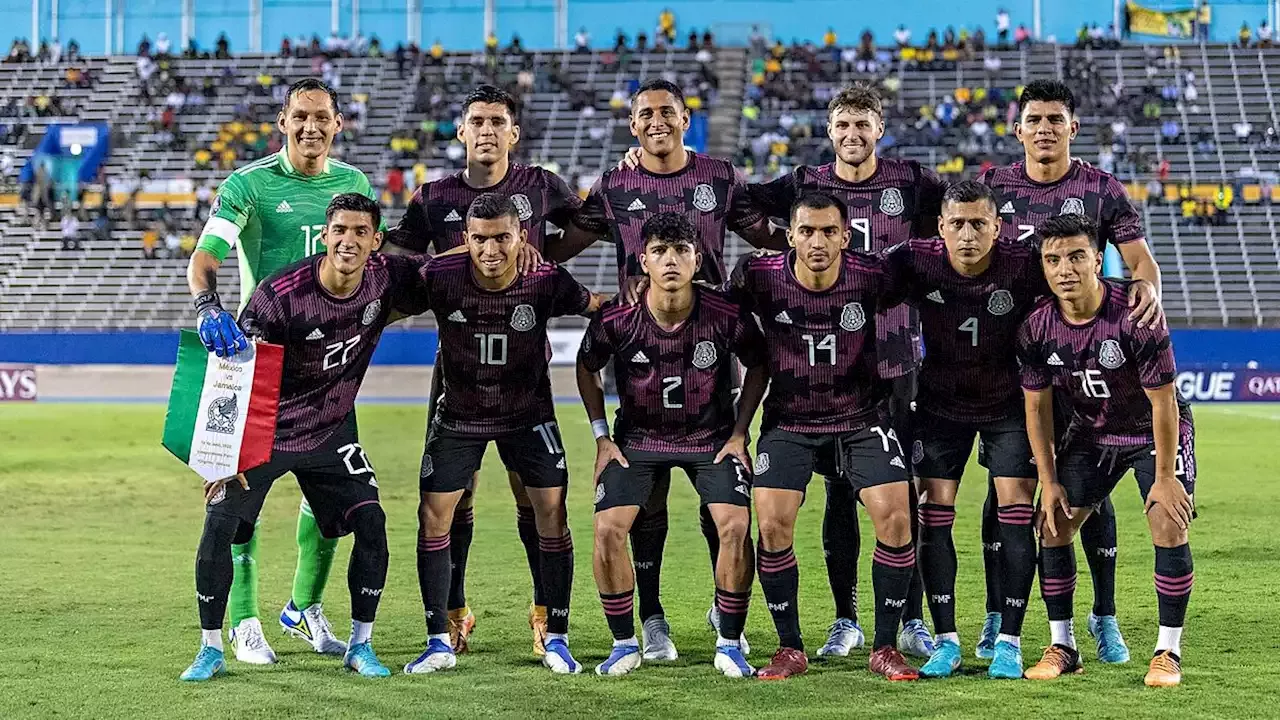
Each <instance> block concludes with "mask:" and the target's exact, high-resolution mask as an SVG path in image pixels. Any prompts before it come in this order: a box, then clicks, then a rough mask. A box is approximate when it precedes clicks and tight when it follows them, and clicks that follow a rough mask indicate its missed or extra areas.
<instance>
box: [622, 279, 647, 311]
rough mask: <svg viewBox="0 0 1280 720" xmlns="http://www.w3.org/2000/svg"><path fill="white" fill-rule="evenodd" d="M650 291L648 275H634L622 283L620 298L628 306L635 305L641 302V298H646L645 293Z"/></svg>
mask: <svg viewBox="0 0 1280 720" xmlns="http://www.w3.org/2000/svg"><path fill="white" fill-rule="evenodd" d="M648 289H649V278H648V276H646V275H632V276H631V277H629V278H627V279H626V282H624V283H622V287H620V288H618V295H617V297H618V298H621V301H622V302H623V303H625V304H627V305H635V304H637V303H639V302H640V298H642V297H644V293H645V291H646V290H648Z"/></svg>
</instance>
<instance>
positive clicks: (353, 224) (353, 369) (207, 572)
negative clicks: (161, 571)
mask: <svg viewBox="0 0 1280 720" xmlns="http://www.w3.org/2000/svg"><path fill="white" fill-rule="evenodd" d="M326 214H327V224H326V225H325V226H324V227H323V228H322V229H321V231H320V232H319V233H318V235H319V237H320V239H321V241H322V242H323V244H324V245H325V247H326V248H327V253H326V254H325V255H324V256H322V257H319V258H314V257H313V258H306V259H304V260H301V261H298V262H295V263H292V264H289V265H286V266H285V267H284V268H283V269H282V270H280V271H279V272H277V273H275V274H273V275H271V276H270V277H269V278H267V279H266V280H264V281H263V283H262V285H261V287H259V288H258V289H257V290H255V291H254V292H253V295H252V296H251V297H250V299H249V303H248V306H247V307H246V308H245V311H244V313H243V318H242V320H241V322H242V323H243V325H244V327H245V330H246V331H247V332H248V334H250V335H256V336H258V337H260V338H261V339H263V340H265V341H267V342H271V343H276V344H279V345H283V346H284V351H285V357H284V375H283V379H282V382H281V388H280V407H279V415H278V418H277V421H276V438H275V444H274V447H273V448H272V457H271V461H270V462H269V463H267V464H266V465H263V466H261V467H258V468H255V469H253V470H250V471H249V472H247V473H244V474H243V475H239V476H237V477H236V478H235V480H236V481H235V482H232V481H231V480H232V479H231V478H228V479H226V480H223V481H220V482H216V483H208V484H207V485H206V487H205V498H206V503H207V510H206V513H205V521H204V533H203V534H202V535H201V537H200V547H199V550H198V551H197V553H196V597H197V598H198V600H199V606H200V628H201V636H202V642H201V648H200V652H199V654H198V655H196V659H195V661H194V662H193V663H191V667H189V668H187V670H186V671H185V672H183V673H182V679H183V680H208V679H210V678H212V677H213V676H214V675H217V674H218V673H220V672H222V670H223V667H224V661H223V650H222V619H223V615H224V614H225V613H226V609H227V595H228V593H229V592H230V590H231V582H232V579H231V578H232V549H231V547H232V543H233V542H238V543H241V544H243V543H245V542H248V540H249V539H250V538H249V536H250V535H251V534H252V533H253V530H254V523H255V522H256V521H257V518H258V514H259V513H260V512H261V511H262V503H263V501H265V500H266V498H267V493H268V492H270V491H271V485H272V483H274V482H275V480H276V479H277V478H279V477H281V476H282V475H284V474H285V473H289V472H292V473H293V474H294V476H295V477H296V478H297V479H298V485H299V486H300V487H301V488H302V494H303V495H304V496H305V497H306V498H307V501H308V503H309V504H310V507H311V509H312V513H313V515H314V517H315V518H316V522H317V524H318V525H319V527H320V531H321V532H322V533H323V535H324V537H326V538H329V539H332V540H333V541H334V542H337V540H338V538H339V537H341V536H342V535H346V534H348V533H355V545H354V547H353V548H352V550H351V565H350V568H349V569H348V570H347V585H348V588H349V589H350V591H351V641H350V644H349V646H348V647H347V650H346V654H345V657H344V658H343V661H342V662H343V665H345V666H346V667H348V668H351V669H352V670H355V671H356V672H359V673H360V674H361V675H364V676H366V677H385V676H387V675H390V674H391V672H390V671H389V670H387V668H386V667H384V666H383V665H382V663H381V662H380V661H379V660H378V656H377V655H376V654H374V652H373V646H372V645H371V644H370V639H371V638H372V636H373V620H374V615H375V614H376V613H377V610H378V601H379V599H380V598H381V596H382V589H383V585H384V583H385V581H386V578H387V534H386V515H385V514H384V513H383V511H382V507H381V506H380V505H379V504H378V481H377V479H376V477H375V475H374V470H373V466H372V465H370V464H369V459H368V458H367V457H366V456H365V452H364V449H363V448H361V447H360V439H359V437H358V436H357V434H356V416H355V400H356V395H357V394H358V393H359V391H360V384H361V383H362V382H363V381H364V376H365V372H366V371H367V370H368V369H369V361H370V360H371V359H372V358H373V350H374V348H375V347H376V346H377V344H378V339H379V338H380V337H381V336H382V330H383V328H384V327H386V325H387V323H388V322H389V321H390V320H391V319H393V314H403V315H412V314H415V313H419V312H422V311H423V310H425V307H424V306H422V298H421V288H420V279H419V273H420V268H421V264H422V261H421V259H415V258H408V257H388V256H385V255H372V256H371V255H370V253H372V252H373V251H374V250H376V249H378V247H379V246H380V245H381V242H382V233H380V232H378V230H377V228H378V225H379V221H380V211H379V210H378V204H377V203H375V202H374V201H373V200H371V199H369V198H367V197H365V196H364V195H363V194H360V193H344V194H340V195H337V196H335V197H334V198H333V200H332V202H330V203H329V206H328V209H327V213H326Z"/></svg>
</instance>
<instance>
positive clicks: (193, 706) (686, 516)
mask: <svg viewBox="0 0 1280 720" xmlns="http://www.w3.org/2000/svg"><path fill="white" fill-rule="evenodd" d="M359 414H360V427H361V429H362V430H363V433H362V436H361V440H362V443H363V445H364V447H365V449H366V451H367V452H368V455H369V458H370V459H371V461H372V462H373V465H374V467H375V468H377V471H378V480H379V484H380V487H381V491H382V499H383V505H384V507H385V508H386V510H387V516H388V523H387V525H388V532H389V535H390V546H391V569H390V575H389V578H388V582H387V588H386V592H385V595H384V600H383V603H382V606H381V609H380V612H379V620H378V625H377V630H376V632H375V636H374V645H375V647H376V648H377V650H378V653H379V655H380V656H381V657H382V659H383V660H384V662H386V664H387V665H388V666H390V667H392V668H393V669H394V670H395V672H396V675H395V676H394V677H392V678H389V679H386V680H381V681H370V680H365V679H361V678H358V677H356V676H353V675H351V674H348V673H345V672H343V671H342V670H340V669H339V664H338V661H337V660H335V659H331V658H322V657H320V656H317V655H314V654H313V653H311V652H310V648H309V647H307V646H305V645H303V644H302V643H301V642H300V641H296V640H293V639H290V638H285V637H282V636H281V635H279V634H278V632H277V631H278V625H277V624H276V622H275V620H274V617H275V615H276V614H278V612H279V610H280V607H281V606H282V605H283V603H284V602H285V601H286V600H287V597H288V592H289V587H290V583H291V581H292V576H293V569H294V560H295V549H294V543H293V534H294V522H295V518H296V510H297V505H298V499H299V492H298V490H297V486H296V484H294V483H292V482H288V481H285V482H281V483H279V484H278V485H277V486H276V489H275V490H274V491H273V493H272V495H271V499H270V500H269V501H268V503H267V507H266V510H265V512H264V514H263V519H264V523H263V526H262V528H261V532H262V545H261V548H262V549H261V562H262V567H261V578H262V589H261V600H262V604H261V608H260V610H261V613H262V617H263V624H264V626H265V627H266V628H267V629H268V637H269V639H270V640H271V642H272V644H273V646H274V647H275V649H276V651H277V653H278V654H279V655H280V658H281V662H280V664H279V665H277V666H274V667H271V668H258V667H252V666H246V665H243V664H240V663H237V662H235V661H234V660H229V661H228V669H229V672H228V674H227V675H226V676H224V677H223V678H220V679H218V680H216V681H214V682H212V683H209V684H206V685H200V686H192V685H185V684H183V683H180V682H179V681H178V680H177V676H178V673H179V672H181V671H182V669H183V668H184V667H186V665H187V663H188V662H190V660H191V658H192V657H193V656H194V653H195V651H196V649H197V643H198V640H199V633H198V631H199V626H198V622H197V618H196V608H195V599H194V597H193V594H194V580H193V559H194V555H195V547H196V542H197V540H198V538H199V534H200V523H201V516H202V514H203V509H202V500H201V496H200V489H199V485H198V482H197V479H196V477H195V475H194V474H192V473H190V472H189V471H187V470H186V469H185V468H183V467H182V466H181V465H180V464H179V463H178V461H177V460H175V459H173V458H172V457H171V456H169V455H168V453H166V452H165V451H164V450H163V449H162V448H161V447H160V446H159V437H160V428H161V424H162V421H163V407H162V406H160V405H80V404H64V405H44V404H38V405H26V406H23V405H10V406H6V407H4V408H3V410H0V448H2V450H0V453H2V454H3V457H4V459H5V462H4V463H3V464H0V494H3V497H4V498H5V499H6V501H7V502H6V511H5V512H4V519H3V521H2V522H0V548H2V550H0V553H3V555H2V557H3V570H2V571H0V598H4V603H3V605H0V637H2V638H3V642H0V717H4V718H15V719H17V718H46V717H72V718H130V719H131V720H132V719H133V718H138V717H157V718H159V717H163V718H188V717H190V718H222V717H236V718H253V717H317V718H318V717H383V718H391V717H410V716H412V717H432V718H435V717H448V718H476V717H544V716H555V717H594V718H624V717H636V718H641V717H643V718H663V719H665V718H677V717H699V718H711V717H728V716H733V717H750V718H757V717H804V718H819V717H852V716H855V715H856V716H857V717H859V718H908V717H1074V716H1086V715H1087V716H1091V717H1099V718H1101V717H1124V718H1125V719H1126V720H1136V719H1137V718H1147V717H1151V718H1157V717H1159V718H1169V717H1177V718H1179V719H1181V718H1197V717H1205V718H1210V717H1214V718H1226V717H1230V718H1245V717H1275V716H1276V715H1277V711H1276V708H1275V696H1276V693H1277V692H1278V691H1280V654H1278V653H1280V640H1277V639H1276V638H1277V635H1276V632H1275V627H1274V621H1275V619H1276V618H1278V617H1280V601H1278V600H1277V597H1276V593H1275V591H1274V590H1275V588H1276V587H1277V582H1278V578H1280V554H1277V553H1276V547H1277V545H1276V532H1275V521H1274V517H1275V512H1276V509H1277V508H1280V452H1277V450H1276V439H1277V437H1280V408H1277V407H1276V406H1261V405H1260V406H1244V405H1234V406H1221V405H1218V406H1213V405H1200V406H1198V407H1197V409H1196V419H1197V424H1198V435H1199V447H1198V450H1199V462H1198V465H1199V473H1200V482H1199V487H1198V490H1199V492H1198V493H1197V498H1196V499H1197V505H1198V509H1199V512H1200V518H1199V520H1198V521H1197V522H1196V523H1195V525H1194V526H1193V529H1192V547H1193V549H1194V552H1195V562H1196V580H1197V582H1196V588H1195V592H1194V594H1193V596H1192V600H1191V607H1190V610H1189V613H1188V618H1187V633H1186V636H1185V638H1184V643H1183V649H1184V662H1185V668H1186V671H1185V678H1184V686H1183V687H1181V688H1178V689H1174V690H1172V691H1153V690H1149V689H1147V688H1144V687H1143V686H1142V675H1143V673H1144V672H1145V666H1146V661H1147V659H1148V658H1149V653H1150V650H1151V648H1152V646H1153V643H1154V639H1155V630H1156V628H1155V617H1156V616H1155V608H1156V599H1155V592H1154V590H1153V588H1152V582H1151V574H1152V550H1151V545H1150V541H1149V540H1148V538H1147V532H1146V526H1145V522H1144V521H1143V519H1142V516H1141V505H1140V503H1139V500H1138V494H1137V491H1136V486H1135V485H1134V484H1133V482H1132V480H1131V479H1128V480H1126V481H1124V482H1123V483H1122V485H1121V487H1120V489H1119V491H1118V492H1117V494H1116V496H1115V499H1116V505H1117V511H1118V512H1119V515H1120V571H1119V578H1118V583H1117V584H1118V595H1119V601H1118V606H1119V612H1120V622H1121V627H1122V628H1123V629H1124V631H1125V634H1126V638H1127V639H1128V641H1129V644H1130V647H1131V648H1132V650H1133V657H1134V660H1133V661H1132V662H1131V663H1130V664H1128V665H1125V666H1119V667H1114V666H1110V667H1104V666H1102V665H1101V664H1099V663H1098V662H1096V660H1095V653H1094V650H1093V647H1092V643H1091V642H1090V641H1089V639H1088V637H1087V635H1086V634H1085V633H1084V629H1083V618H1084V616H1085V615H1086V614H1087V613H1088V608H1089V603H1090V601H1091V599H1092V589H1091V585H1090V584H1089V583H1088V582H1087V580H1086V577H1087V572H1086V565H1085V563H1084V561H1083V558H1081V561H1080V571H1081V582H1080V586H1079V591H1078V592H1077V594H1076V608H1077V618H1079V619H1080V622H1079V623H1078V624H1077V631H1078V633H1079V637H1080V639H1081V641H1082V649H1083V656H1084V659H1085V667H1086V670H1085V674H1084V675H1083V676H1080V677H1070V678H1065V679H1062V680H1060V681H1058V682H1055V683H1049V684H1032V683H1030V682H1027V681H1023V682H995V681H989V680H987V678H986V674H985V666H986V662H985V661H977V660H971V659H969V658H970V657H971V652H972V647H973V643H974V641H975V639H976V636H977V633H978V630H979V628H980V625H981V621H982V612H983V609H982V576H981V570H982V565H981V555H980V545H979V539H978V521H977V516H978V512H979V510H980V507H981V502H982V497H981V496H982V493H983V492H984V490H985V481H984V480H983V479H982V478H983V476H982V475H980V474H979V472H978V471H977V470H978V469H977V468H976V466H974V467H971V473H970V474H969V476H968V478H967V480H966V483H965V484H964V485H963V486H962V490H961V497H960V501H959V503H958V505H959V512H958V515H957V520H956V538H957V541H956V544H957V547H958V549H959V552H960V577H959V582H958V584H957V595H958V598H959V620H960V632H961V637H962V639H963V641H964V644H965V650H966V671H967V676H966V677H962V678H959V679H955V680H950V681H938V682H920V683H914V684H910V683H904V684H890V683H888V682H885V681H883V680H881V679H878V678H876V677H873V676H871V675H870V674H869V673H868V672H867V671H866V657H867V656H866V651H857V652H855V656H854V657H851V658H849V659H848V660H845V661H842V662H837V663H831V664H820V663H814V664H812V665H811V671H810V674H809V675H808V676H806V677H803V678H799V679H794V680H790V681H787V682H785V683H776V684H774V683H768V684H766V683H760V682H755V681H738V682H736V683H735V682H734V681H730V680H727V679H724V678H721V677H720V676H719V675H718V674H717V673H715V671H714V670H713V669H712V668H711V665H710V661H711V655H712V635H711V633H710V631H709V630H708V629H707V628H706V626H705V623H704V620H703V615H704V613H705V612H706V609H707V607H708V605H709V603H710V600H711V594H712V593H711V590H712V584H711V580H710V573H709V566H708V561H707V551H706V546H705V544H704V542H703V540H702V537H701V533H700V532H699V530H698V522H697V513H696V512H695V510H694V494H693V492H692V490H691V489H690V487H689V485H688V483H685V482H677V483H674V484H673V487H674V490H673V495H672V513H671V518H672V524H671V535H670V538H669V540H668V546H667V547H668V550H667V557H666V562H665V565H664V575H663V583H664V588H663V600H664V604H665V606H666V611H667V616H668V618H669V619H670V621H671V624H672V628H673V635H674V638H675V640H676V644H677V646H678V647H679V649H680V652H681V659H680V661H679V662H678V663H677V664H675V665H674V666H664V667H660V666H656V665H646V666H643V667H641V668H640V670H639V671H637V673H636V674H634V675H633V676H631V677H628V678H622V679H615V680H606V679H603V678H598V677H595V676H594V675H593V674H591V675H587V674H584V675H583V676H580V677H571V678H561V677H554V678H553V677H552V675H551V674H550V672H549V671H547V670H545V669H543V668H542V667H541V666H540V665H538V664H536V663H535V662H534V660H533V657H532V654H531V652H530V650H529V633H528V630H527V628H526V625H525V614H526V610H527V605H528V597H529V577H528V571H527V568H526V566H525V561H524V556H523V551H522V549H521V546H520V544H519V542H518V540H517V538H516V532H515V522H514V519H515V513H514V509H513V507H512V501H511V498H510V493H509V492H508V490H507V487H506V480H505V477H504V476H503V475H502V474H501V473H500V464H499V463H498V461H497V457H496V454H495V453H492V452H491V453H490V454H489V456H488V458H487V459H486V464H485V469H484V480H483V483H482V489H481V492H480V494H479V501H478V503H477V508H476V535H475V541H474V544H473V546H472V549H471V565H470V573H469V575H468V583H467V586H468V596H469V600H470V603H471V605H472V607H473V608H474V609H475V611H476V613H477V615H478V616H479V626H478V628H477V631H476V634H475V636H474V639H473V641H472V647H473V649H474V650H473V653H472V654H470V655H466V656H462V657H461V658H460V661H459V664H458V669H457V670H455V671H451V672H448V673H442V674H439V675H433V676H425V677H409V676H404V675H401V674H399V673H400V667H401V666H402V665H403V664H404V663H405V662H407V661H408V660H410V659H412V658H413V657H415V656H416V655H417V653H418V652H420V646H421V644H422V642H423V637H424V632H425V630H424V626H423V618H422V607H421V603H420V601H419V598H418V587H417V580H416V575H415V569H414V535H415V531H416V520H415V508H416V497H417V482H416V478H417V468H418V464H419V458H420V455H421V450H422V430H423V422H424V420H423V417H424V412H423V408H422V407H421V406H409V405H365V406H362V407H361V408H360V411H359ZM559 415H560V423H561V429H562V435H563V437H564V440H565V444H566V446H567V448H568V452H569V460H570V463H571V478H572V480H571V497H570V509H569V519H570V523H571V525H572V526H573V530H574V537H575V539H576V541H577V543H576V549H577V576H576V583H575V593H574V606H573V612H574V614H573V620H572V625H571V627H572V632H571V636H570V637H571V646H572V647H573V649H574V651H575V655H576V656H577V657H578V659H579V660H581V661H582V662H583V663H584V665H588V666H591V667H594V665H595V664H596V663H598V662H599V661H600V660H601V659H603V657H604V656H605V654H606V651H607V650H608V648H609V644H610V639H609V633H608V630H607V628H606V626H605V623H604V618H603V615H602V613H601V611H600V606H599V600H598V598H597V596H596V593H595V588H594V583H593V582H592V577H591V562H590V560H591V558H590V554H591V551H590V548H591V505H590V502H591V494H590V493H591V488H590V470H591V463H592V460H593V459H594V446H593V443H592V442H591V434H590V429H589V428H588V427H587V423H586V421H585V416H584V414H583V412H582V410H581V408H580V407H578V406H570V405H566V406H562V407H561V408H560V412H559ZM812 487H813V488H814V494H813V496H812V497H811V499H810V502H809V503H807V505H806V506H805V508H804V509H803V510H802V517H801V520H800V523H799V527H798V532H797V538H796V551H797V554H798V555H799V557H800V566H801V593H800V598H801V607H802V610H801V618H802V622H803V623H804V631H805V638H806V641H807V644H808V646H809V652H810V654H811V655H812V654H813V652H814V651H815V650H816V649H817V647H818V646H820V645H821V644H822V640H823V638H825V629H826V626H827V624H828V623H829V622H830V620H831V607H832V602H831V597H830V593H829V591H828V589H827V584H826V572H825V569H824V566H823V562H822V551H821V545H820V539H819V528H820V520H821V508H822V497H821V494H822V491H821V490H820V489H819V488H821V483H820V482H819V483H817V484H815V485H813V486H812ZM862 530H863V537H864V540H863V547H864V549H865V548H869V547H871V542H872V541H871V540H870V537H871V535H870V523H869V522H867V521H865V516H864V521H863V523H862ZM349 547H350V541H349V540H347V541H344V543H343V545H342V547H341V549H340V550H339V558H340V559H339V561H338V563H336V564H335V568H334V574H333V577H332V578H331V581H330V583H329V590H328V596H327V597H328V602H327V613H328V615H329V617H330V619H331V620H332V621H333V622H334V625H335V629H336V630H338V634H339V635H340V636H341V637H343V638H344V639H345V637H346V634H347V617H348V615H347V609H348V601H347V590H346V582H345V570H346V559H345V558H346V557H347V554H348V550H349ZM861 567H862V573H861V577H860V579H859V583H860V584H859V589H860V592H861V596H862V604H863V609H862V617H861V618H860V620H861V622H862V624H863V627H864V628H865V629H867V630H868V632H869V631H870V626H871V624H872V606H871V578H870V559H869V557H868V553H867V552H864V553H863V559H862V565H861ZM747 634H748V637H749V638H750V639H751V641H752V645H753V649H754V653H753V655H752V658H751V659H752V661H753V664H755V665H757V666H758V665H761V664H763V663H764V662H765V660H766V657H767V654H769V653H771V652H772V651H773V649H774V646H775V644H774V635H773V631H772V624H771V623H770V621H769V617H768V613H767V612H766V611H765V609H764V603H763V598H762V594H761V592H760V590H759V586H758V584H757V587H756V588H755V593H754V598H753V603H752V608H751V615H750V618H749V620H748V629H747ZM1047 640H1048V629H1047V626H1046V624H1045V622H1044V606H1043V604H1042V603H1041V602H1040V600H1039V591H1038V589H1037V590H1034V591H1033V596H1032V601H1031V611H1030V613H1029V614H1028V617H1027V626H1026V636H1025V638H1024V642H1023V647H1024V654H1025V655H1026V661H1027V664H1028V665H1029V664H1031V663H1033V662H1034V661H1035V660H1036V659H1038V657H1039V652H1040V648H1041V647H1043V645H1044V644H1045V643H1046V642H1047ZM229 657H230V653H229ZM997 713H998V715H997Z"/></svg>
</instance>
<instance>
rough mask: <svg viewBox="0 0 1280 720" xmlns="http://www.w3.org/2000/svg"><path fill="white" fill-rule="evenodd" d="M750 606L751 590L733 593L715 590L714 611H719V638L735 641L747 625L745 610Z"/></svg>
mask: <svg viewBox="0 0 1280 720" xmlns="http://www.w3.org/2000/svg"><path fill="white" fill-rule="evenodd" d="M750 606H751V590H750V588H748V589H747V590H746V591H745V592H733V591H730V590H721V589H720V588H716V609H717V610H719V611H720V637H723V638H724V639H726V640H737V639H738V638H740V637H742V628H744V627H746V624H747V608H749V607H750Z"/></svg>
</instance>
